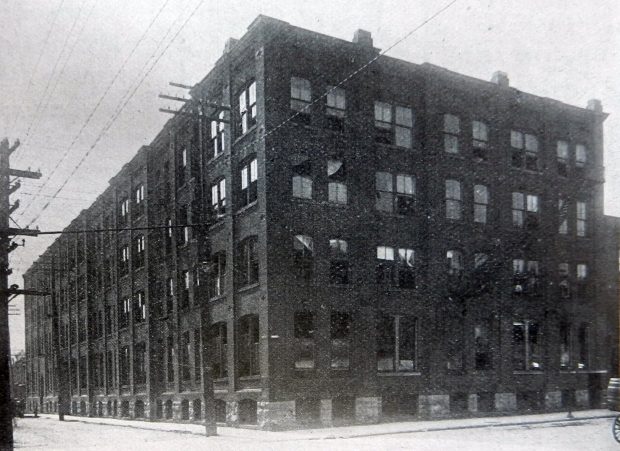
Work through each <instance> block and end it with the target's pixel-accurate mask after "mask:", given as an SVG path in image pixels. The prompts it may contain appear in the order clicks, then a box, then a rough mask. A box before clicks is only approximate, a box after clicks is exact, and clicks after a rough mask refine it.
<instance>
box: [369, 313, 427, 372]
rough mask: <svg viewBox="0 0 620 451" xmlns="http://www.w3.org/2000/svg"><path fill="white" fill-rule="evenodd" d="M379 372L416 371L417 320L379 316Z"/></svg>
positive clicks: (377, 335) (406, 316)
mask: <svg viewBox="0 0 620 451" xmlns="http://www.w3.org/2000/svg"><path fill="white" fill-rule="evenodd" d="M375 336H376V340H377V371H386V372H396V371H404V372H407V371H415V370H416V367H417V362H416V339H417V337H416V319H415V318H414V317H412V316H408V315H387V314H379V317H378V318H377V326H376V335H375Z"/></svg>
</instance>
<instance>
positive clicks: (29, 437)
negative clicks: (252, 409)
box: [15, 411, 620, 451]
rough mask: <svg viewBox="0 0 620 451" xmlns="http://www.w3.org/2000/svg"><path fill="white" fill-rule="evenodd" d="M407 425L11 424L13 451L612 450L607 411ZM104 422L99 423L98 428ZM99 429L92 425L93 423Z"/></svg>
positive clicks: (48, 420)
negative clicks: (212, 433) (211, 431)
mask: <svg viewBox="0 0 620 451" xmlns="http://www.w3.org/2000/svg"><path fill="white" fill-rule="evenodd" d="M590 412H594V414H589V415H588V414H586V413H583V412H581V413H578V414H577V417H576V418H575V419H574V420H570V421H569V420H566V419H565V415H558V414H556V415H555V416H550V415H546V416H545V415H530V416H520V417H504V418H502V419H500V420H497V421H493V419H470V420H446V421H441V422H410V423H398V424H390V425H373V426H368V427H364V426H356V427H344V428H332V429H320V430H306V431H291V432H276V433H273V432H265V431H258V430H248V429H232V428H219V433H220V435H219V436H217V437H208V438H207V437H205V436H204V435H202V431H203V429H202V427H201V426H199V425H175V424H171V423H147V422H135V421H121V420H110V419H108V420H102V419H82V418H77V417H68V419H67V421H65V422H59V421H58V420H57V419H56V418H55V417H53V416H43V417H40V418H24V419H20V420H18V424H17V428H16V429H15V448H16V449H28V450H36V449H45V450H53V449H58V450H61V449H62V450H74V449H75V450H77V449H80V450H89V449H96V450H115V451H120V450H132V451H136V450H142V449H148V450H149V451H150V450H176V449H182V450H183V451H190V450H204V449H214V450H239V449H252V450H291V449H294V450H296V451H301V450H306V449H308V450H310V449H311V450H315V449H317V450H332V449H338V450H381V449H387V450H397V449H408V450H409V449H415V450H416V451H418V450H422V451H426V450H450V449H458V450H476V451H486V450H493V451H498V450H499V451H501V450H620V444H618V443H616V442H615V441H614V439H613V437H612V434H611V424H612V421H613V420H612V418H610V412H605V411H590ZM101 422H104V423H106V424H100V423H101ZM98 423H99V424H98Z"/></svg>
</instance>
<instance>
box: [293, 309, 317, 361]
mask: <svg viewBox="0 0 620 451" xmlns="http://www.w3.org/2000/svg"><path fill="white" fill-rule="evenodd" d="M314 316H315V315H314V313H313V312H308V311H301V312H295V317H294V332H295V333H294V335H295V340H296V342H297V353H296V356H295V369H298V370H311V369H314V347H315V344H314V332H315V329H314Z"/></svg>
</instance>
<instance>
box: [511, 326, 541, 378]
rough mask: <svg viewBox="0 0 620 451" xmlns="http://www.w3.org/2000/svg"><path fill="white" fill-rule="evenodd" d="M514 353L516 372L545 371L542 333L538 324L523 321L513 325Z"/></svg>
mask: <svg viewBox="0 0 620 451" xmlns="http://www.w3.org/2000/svg"><path fill="white" fill-rule="evenodd" d="M512 352H513V354H512V355H513V359H512V361H513V369H514V370H515V371H540V370H542V369H543V361H542V356H543V346H542V333H541V330H540V327H539V325H538V323H537V322H535V321H530V320H521V321H514V322H513V323H512Z"/></svg>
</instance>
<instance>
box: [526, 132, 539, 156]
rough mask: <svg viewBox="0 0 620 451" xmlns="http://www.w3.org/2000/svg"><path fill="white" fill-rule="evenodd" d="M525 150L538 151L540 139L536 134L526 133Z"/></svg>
mask: <svg viewBox="0 0 620 451" xmlns="http://www.w3.org/2000/svg"><path fill="white" fill-rule="evenodd" d="M525 150H527V151H528V152H538V139H537V138H536V136H534V135H527V134H526V135H525Z"/></svg>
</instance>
